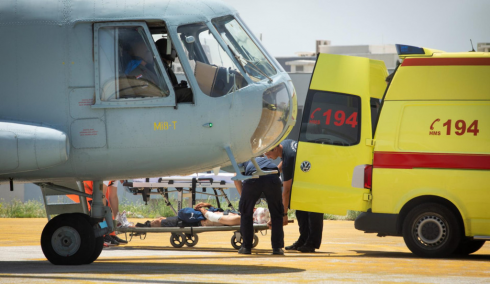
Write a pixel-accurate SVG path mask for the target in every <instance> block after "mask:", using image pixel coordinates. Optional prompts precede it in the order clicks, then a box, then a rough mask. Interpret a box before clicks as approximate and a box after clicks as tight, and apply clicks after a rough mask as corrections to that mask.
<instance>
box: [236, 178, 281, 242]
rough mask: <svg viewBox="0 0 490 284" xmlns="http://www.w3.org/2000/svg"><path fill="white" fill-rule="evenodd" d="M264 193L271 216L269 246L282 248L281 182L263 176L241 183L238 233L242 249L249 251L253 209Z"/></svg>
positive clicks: (251, 240) (277, 179) (252, 232)
mask: <svg viewBox="0 0 490 284" xmlns="http://www.w3.org/2000/svg"><path fill="white" fill-rule="evenodd" d="M262 193H264V195H265V198H266V199H267V204H268V206H269V212H270V214H271V222H272V229H271V231H272V232H271V244H272V248H283V247H284V230H283V228H282V217H283V216H282V215H283V213H284V207H283V205H282V193H281V180H280V179H279V177H278V176H272V175H271V176H263V177H260V178H258V179H249V180H245V181H244V182H243V186H242V195H241V197H240V204H239V210H240V214H241V216H242V218H241V221H240V233H241V234H242V238H243V245H242V246H243V247H244V248H248V249H251V248H252V243H253V236H254V228H253V214H254V212H253V209H254V207H255V203H256V202H257V200H259V198H260V195H261V194H262Z"/></svg>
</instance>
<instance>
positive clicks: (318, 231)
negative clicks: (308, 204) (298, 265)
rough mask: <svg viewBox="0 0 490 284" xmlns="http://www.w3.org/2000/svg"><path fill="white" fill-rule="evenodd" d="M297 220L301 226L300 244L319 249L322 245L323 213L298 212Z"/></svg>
mask: <svg viewBox="0 0 490 284" xmlns="http://www.w3.org/2000/svg"><path fill="white" fill-rule="evenodd" d="M296 220H298V225H299V239H298V242H300V243H303V244H308V245H313V246H314V247H315V248H317V249H319V248H320V245H321V244H322V233H323V213H314V212H307V211H300V210H296Z"/></svg>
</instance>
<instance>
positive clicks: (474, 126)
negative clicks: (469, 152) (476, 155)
mask: <svg viewBox="0 0 490 284" xmlns="http://www.w3.org/2000/svg"><path fill="white" fill-rule="evenodd" d="M434 122H435V121H434ZM451 125H452V120H451V119H448V120H447V121H446V122H445V123H444V124H443V125H442V126H444V127H446V128H447V129H446V135H451ZM454 128H456V131H454V134H456V135H458V136H461V135H464V134H465V133H473V136H477V135H478V133H479V132H480V129H478V120H474V121H473V122H472V123H471V124H470V126H468V128H466V121H464V120H462V119H459V120H457V121H456V123H455V124H454ZM431 129H432V127H431Z"/></svg>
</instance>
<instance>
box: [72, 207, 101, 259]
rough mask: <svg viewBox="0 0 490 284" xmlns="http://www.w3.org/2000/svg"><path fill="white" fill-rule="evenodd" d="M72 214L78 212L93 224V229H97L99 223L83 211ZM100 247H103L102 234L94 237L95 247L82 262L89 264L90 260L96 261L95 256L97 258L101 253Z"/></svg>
mask: <svg viewBox="0 0 490 284" xmlns="http://www.w3.org/2000/svg"><path fill="white" fill-rule="evenodd" d="M73 214H79V215H81V216H83V217H84V218H85V219H87V221H89V222H90V224H94V223H95V224H94V225H93V228H94V229H99V228H100V225H99V223H98V222H94V221H93V220H92V219H91V218H90V216H89V215H87V214H83V213H73ZM102 249H104V236H100V237H98V238H95V247H94V251H93V252H92V255H91V256H90V257H89V258H88V259H87V261H86V262H85V263H84V264H91V263H92V262H94V261H96V260H97V258H99V256H100V254H101V253H102Z"/></svg>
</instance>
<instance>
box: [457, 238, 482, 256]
mask: <svg viewBox="0 0 490 284" xmlns="http://www.w3.org/2000/svg"><path fill="white" fill-rule="evenodd" d="M484 244H485V240H470V239H463V240H462V241H461V242H460V243H459V246H458V247H457V248H456V250H455V251H454V254H455V255H461V256H462V255H469V254H472V253H474V252H477V251H478V250H479V249H481V248H482V247H483V245H484Z"/></svg>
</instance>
